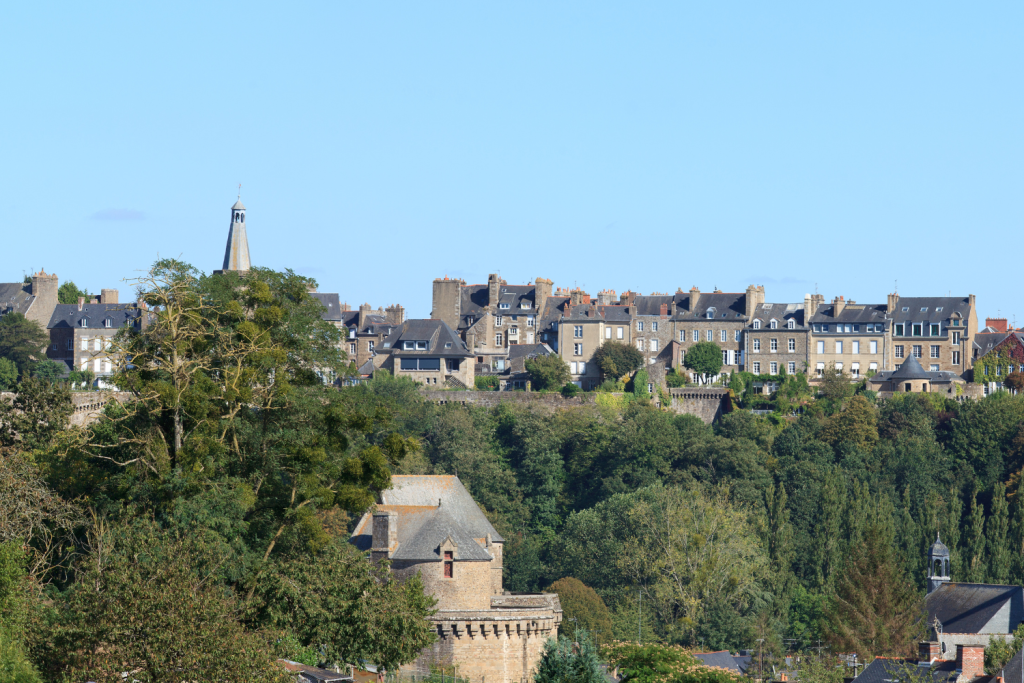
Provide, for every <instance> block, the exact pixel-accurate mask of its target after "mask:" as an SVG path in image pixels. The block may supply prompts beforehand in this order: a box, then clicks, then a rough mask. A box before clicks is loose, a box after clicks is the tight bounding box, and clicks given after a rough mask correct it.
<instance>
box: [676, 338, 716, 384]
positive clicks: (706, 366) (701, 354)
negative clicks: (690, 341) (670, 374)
mask: <svg viewBox="0 0 1024 683" xmlns="http://www.w3.org/2000/svg"><path fill="white" fill-rule="evenodd" d="M683 365H685V366H686V367H687V368H689V369H690V370H693V371H694V372H695V373H697V374H698V375H700V377H701V378H702V379H703V380H704V382H705V383H707V382H708V381H709V380H710V378H711V377H713V376H715V375H717V374H718V373H719V372H721V370H722V349H721V348H719V346H718V344H716V343H715V342H709V341H702V342H697V343H696V344H694V345H693V346H691V347H690V348H689V349H687V351H686V357H685V358H684V359H683Z"/></svg>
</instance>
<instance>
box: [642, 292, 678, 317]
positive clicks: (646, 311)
mask: <svg viewBox="0 0 1024 683" xmlns="http://www.w3.org/2000/svg"><path fill="white" fill-rule="evenodd" d="M673 300H675V297H674V296H673V295H671V294H652V295H650V296H638V297H636V298H635V299H633V305H634V306H636V315H661V307H662V305H665V306H668V305H669V304H670V303H672V301H673Z"/></svg>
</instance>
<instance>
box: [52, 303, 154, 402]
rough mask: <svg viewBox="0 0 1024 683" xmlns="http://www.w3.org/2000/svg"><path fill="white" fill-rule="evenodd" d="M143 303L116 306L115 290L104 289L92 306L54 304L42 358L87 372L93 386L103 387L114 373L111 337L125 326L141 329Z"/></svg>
mask: <svg viewBox="0 0 1024 683" xmlns="http://www.w3.org/2000/svg"><path fill="white" fill-rule="evenodd" d="M144 306H145V304H139V303H131V304H120V303H118V294H117V290H116V289H104V290H103V293H102V294H101V295H100V296H99V297H98V298H97V300H96V302H95V303H88V304H87V303H85V300H84V299H79V300H78V303H77V304H57V306H55V307H54V310H53V315H52V316H51V317H50V321H49V323H48V325H47V330H48V332H49V334H50V346H49V348H48V349H47V351H46V356H47V358H49V359H50V360H53V361H57V362H59V363H63V364H64V365H65V367H66V368H67V370H68V372H70V371H71V370H91V371H92V373H93V374H94V375H95V376H96V380H95V382H96V385H97V386H99V387H101V388H102V387H104V386H106V382H107V380H108V378H109V377H110V376H111V375H113V374H114V372H116V371H117V366H116V363H117V359H116V356H115V355H114V350H113V349H112V343H113V339H114V337H115V336H116V335H117V333H118V332H119V331H120V330H121V328H123V327H125V326H131V327H135V328H136V329H142V327H143V326H144V325H145V324H146V322H147V317H146V309H145V308H144Z"/></svg>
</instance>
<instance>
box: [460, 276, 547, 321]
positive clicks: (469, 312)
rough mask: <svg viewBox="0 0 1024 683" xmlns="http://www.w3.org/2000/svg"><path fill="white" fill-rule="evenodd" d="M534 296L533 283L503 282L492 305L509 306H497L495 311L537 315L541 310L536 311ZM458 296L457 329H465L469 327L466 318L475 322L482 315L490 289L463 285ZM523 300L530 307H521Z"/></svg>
mask: <svg viewBox="0 0 1024 683" xmlns="http://www.w3.org/2000/svg"><path fill="white" fill-rule="evenodd" d="M536 296H537V288H536V286H534V285H505V284H503V285H501V286H500V287H499V288H498V300H497V301H496V302H494V305H495V306H496V307H497V306H498V305H499V304H508V305H509V307H508V308H507V309H502V308H498V309H497V311H496V313H497V314H499V315H501V314H507V315H511V314H513V313H516V314H520V313H521V314H523V315H538V314H540V313H541V311H537V300H536ZM459 297H460V301H459V329H465V328H467V327H469V321H468V320H467V318H470V317H472V318H473V320H474V322H475V321H477V320H480V318H482V317H483V310H484V308H486V307H487V306H488V304H489V302H488V298H489V297H490V289H489V288H488V285H465V286H462V287H460V288H459ZM523 301H528V302H529V303H530V308H522V302H523ZM503 312H504V313H503Z"/></svg>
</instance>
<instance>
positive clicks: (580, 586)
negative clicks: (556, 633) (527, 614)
mask: <svg viewBox="0 0 1024 683" xmlns="http://www.w3.org/2000/svg"><path fill="white" fill-rule="evenodd" d="M545 590H546V592H548V593H557V594H558V602H559V603H560V604H561V605H562V631H563V633H566V634H567V635H570V636H572V637H573V639H575V638H576V630H577V629H579V630H582V631H586V632H587V634H589V635H590V636H591V637H592V638H593V640H594V642H595V643H597V644H598V645H601V644H603V643H607V642H609V641H610V640H611V637H612V616H611V612H610V611H609V610H608V606H607V605H606V604H604V600H602V599H601V596H600V595H598V594H597V592H596V591H595V590H594V589H593V588H591V587H590V586H587V585H586V584H584V583H583V582H582V581H580V580H579V579H574V578H572V577H568V576H567V577H565V578H564V579H559V580H558V581H555V582H554V583H553V584H551V585H550V586H548V587H547V589H545Z"/></svg>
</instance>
